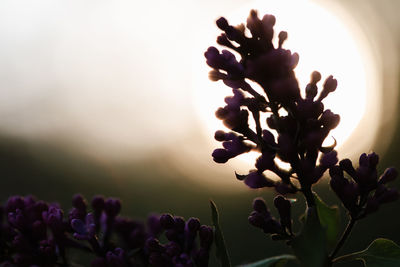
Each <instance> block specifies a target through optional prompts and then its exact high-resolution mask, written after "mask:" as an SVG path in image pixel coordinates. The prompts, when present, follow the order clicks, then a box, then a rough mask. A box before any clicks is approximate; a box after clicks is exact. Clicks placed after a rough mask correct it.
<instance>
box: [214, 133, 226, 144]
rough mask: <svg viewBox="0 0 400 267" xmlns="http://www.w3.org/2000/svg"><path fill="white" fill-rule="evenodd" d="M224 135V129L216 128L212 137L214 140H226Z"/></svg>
mask: <svg viewBox="0 0 400 267" xmlns="http://www.w3.org/2000/svg"><path fill="white" fill-rule="evenodd" d="M225 135H226V134H225V132H224V131H221V130H218V131H216V132H215V135H214V138H215V140H217V141H220V142H222V141H225V140H226V139H225Z"/></svg>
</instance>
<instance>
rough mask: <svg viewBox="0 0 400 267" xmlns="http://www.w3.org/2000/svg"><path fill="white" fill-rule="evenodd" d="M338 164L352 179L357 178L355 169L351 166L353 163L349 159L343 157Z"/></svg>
mask: <svg viewBox="0 0 400 267" xmlns="http://www.w3.org/2000/svg"><path fill="white" fill-rule="evenodd" d="M339 166H340V168H341V169H342V170H344V171H345V172H347V173H348V174H349V175H350V176H351V177H353V179H355V180H357V175H356V170H355V169H354V168H353V164H352V162H351V160H350V159H343V160H341V161H340V162H339Z"/></svg>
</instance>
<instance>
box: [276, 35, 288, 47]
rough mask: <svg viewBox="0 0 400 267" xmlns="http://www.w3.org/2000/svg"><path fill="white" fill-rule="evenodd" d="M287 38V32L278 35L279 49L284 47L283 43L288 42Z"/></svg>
mask: <svg viewBox="0 0 400 267" xmlns="http://www.w3.org/2000/svg"><path fill="white" fill-rule="evenodd" d="M287 37H288V34H287V32H285V31H281V32H280V33H279V35H278V38H279V48H281V47H282V44H283V42H285V41H286V39H287Z"/></svg>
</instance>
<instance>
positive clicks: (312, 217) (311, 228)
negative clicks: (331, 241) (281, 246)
mask: <svg viewBox="0 0 400 267" xmlns="http://www.w3.org/2000/svg"><path fill="white" fill-rule="evenodd" d="M303 218H304V225H303V229H302V231H301V233H300V234H299V235H298V236H296V237H295V238H294V239H293V240H292V242H291V243H290V245H291V246H292V249H293V251H294V254H295V255H296V257H297V259H298V260H299V261H300V265H301V266H303V267H310V266H316V267H320V266H324V265H325V264H326V260H327V258H328V253H327V249H326V234H325V230H324V229H323V228H322V226H321V224H320V222H319V219H318V215H317V211H316V208H308V209H307V211H306V214H305V216H303Z"/></svg>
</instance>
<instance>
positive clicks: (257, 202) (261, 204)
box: [253, 197, 269, 213]
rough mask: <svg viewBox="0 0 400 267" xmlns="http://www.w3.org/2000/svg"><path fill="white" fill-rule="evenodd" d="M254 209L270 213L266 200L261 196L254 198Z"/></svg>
mask: <svg viewBox="0 0 400 267" xmlns="http://www.w3.org/2000/svg"><path fill="white" fill-rule="evenodd" d="M253 209H254V210H255V211H257V212H259V213H269V211H268V208H267V204H265V200H264V199H263V198H261V197H258V198H255V199H254V200H253Z"/></svg>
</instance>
